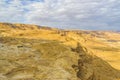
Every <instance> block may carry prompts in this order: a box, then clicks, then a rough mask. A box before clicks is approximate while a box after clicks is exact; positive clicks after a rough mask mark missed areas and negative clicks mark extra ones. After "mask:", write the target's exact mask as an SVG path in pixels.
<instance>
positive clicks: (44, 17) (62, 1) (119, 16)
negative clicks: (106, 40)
mask: <svg viewBox="0 0 120 80" xmlns="http://www.w3.org/2000/svg"><path fill="white" fill-rule="evenodd" d="M0 22H11V23H27V24H38V25H44V26H51V27H57V28H66V29H87V30H120V0H0Z"/></svg>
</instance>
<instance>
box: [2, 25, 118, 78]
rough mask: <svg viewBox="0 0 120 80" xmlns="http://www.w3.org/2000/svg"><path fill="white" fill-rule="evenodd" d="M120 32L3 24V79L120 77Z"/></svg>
mask: <svg viewBox="0 0 120 80" xmlns="http://www.w3.org/2000/svg"><path fill="white" fill-rule="evenodd" d="M119 45H120V33H119V32H113V31H83V30H61V29H55V28H50V27H44V26H38V25H29V24H11V23H0V67H1V68H0V80H120V64H119V63H120V46H119Z"/></svg>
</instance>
